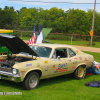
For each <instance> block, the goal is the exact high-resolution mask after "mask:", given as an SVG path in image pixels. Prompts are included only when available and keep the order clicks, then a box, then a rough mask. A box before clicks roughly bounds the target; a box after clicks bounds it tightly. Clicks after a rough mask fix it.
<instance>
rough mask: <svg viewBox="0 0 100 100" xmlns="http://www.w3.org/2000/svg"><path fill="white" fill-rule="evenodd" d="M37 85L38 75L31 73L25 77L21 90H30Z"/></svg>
mask: <svg viewBox="0 0 100 100" xmlns="http://www.w3.org/2000/svg"><path fill="white" fill-rule="evenodd" d="M38 84H39V74H38V73H37V72H31V73H29V74H28V76H26V78H25V79H24V81H23V88H24V89H26V90H31V89H35V88H37V86H38Z"/></svg>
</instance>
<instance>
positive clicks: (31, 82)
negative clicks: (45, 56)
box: [29, 75, 38, 88]
mask: <svg viewBox="0 0 100 100" xmlns="http://www.w3.org/2000/svg"><path fill="white" fill-rule="evenodd" d="M37 83H38V78H37V76H36V75H32V76H31V77H30V79H29V86H30V87H31V88H34V87H35V86H36V85H37Z"/></svg>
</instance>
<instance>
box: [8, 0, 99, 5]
mask: <svg viewBox="0 0 100 100" xmlns="http://www.w3.org/2000/svg"><path fill="white" fill-rule="evenodd" d="M8 1H21V2H39V3H68V4H94V3H74V2H45V1H24V0H8ZM96 4H100V3H96Z"/></svg>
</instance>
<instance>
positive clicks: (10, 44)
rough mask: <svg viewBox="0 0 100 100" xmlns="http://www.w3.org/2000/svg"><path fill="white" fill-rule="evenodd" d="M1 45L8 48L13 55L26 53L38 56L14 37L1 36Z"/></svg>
mask: <svg viewBox="0 0 100 100" xmlns="http://www.w3.org/2000/svg"><path fill="white" fill-rule="evenodd" d="M0 44H2V45H4V46H6V47H7V48H8V49H9V50H10V51H11V52H12V53H13V54H18V53H20V52H26V53H29V54H30V55H33V56H38V55H37V54H36V53H35V52H34V51H33V50H32V49H31V48H30V47H29V46H28V45H27V44H26V43H25V42H24V41H22V40H21V39H20V38H19V37H17V36H13V35H6V34H0Z"/></svg>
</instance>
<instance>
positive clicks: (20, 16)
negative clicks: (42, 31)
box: [0, 6, 100, 40]
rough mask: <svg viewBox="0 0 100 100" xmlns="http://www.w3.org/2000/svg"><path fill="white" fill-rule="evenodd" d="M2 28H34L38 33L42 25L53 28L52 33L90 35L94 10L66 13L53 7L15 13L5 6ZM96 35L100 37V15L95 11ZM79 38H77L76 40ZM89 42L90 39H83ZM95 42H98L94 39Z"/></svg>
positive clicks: (70, 10) (76, 10) (2, 11)
mask: <svg viewBox="0 0 100 100" xmlns="http://www.w3.org/2000/svg"><path fill="white" fill-rule="evenodd" d="M0 15H1V16H0V28H6V29H13V30H14V29H15V30H24V31H27V30H28V31H30V30H33V28H34V26H35V29H36V31H38V29H39V25H40V24H41V26H42V28H52V29H53V30H52V33H65V34H73V33H74V34H80V35H89V31H90V30H91V29H92V20H93V10H91V9H89V10H88V12H85V11H83V10H79V9H71V8H70V9H69V10H67V11H64V10H62V9H58V8H56V7H53V8H51V9H49V10H47V9H46V10H44V9H43V8H35V7H34V8H26V7H22V8H21V9H20V10H16V11H14V8H13V7H8V6H5V8H4V9H0ZM94 35H98V36H99V35H100V13H98V12H96V11H95V22H94ZM76 39H77V37H76V38H75V40H76ZM82 39H83V40H89V39H90V37H82ZM94 40H97V39H96V38H94Z"/></svg>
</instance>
